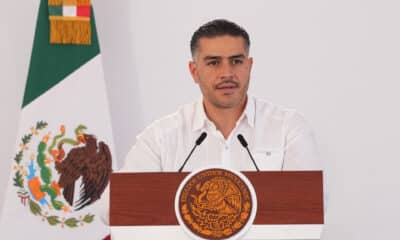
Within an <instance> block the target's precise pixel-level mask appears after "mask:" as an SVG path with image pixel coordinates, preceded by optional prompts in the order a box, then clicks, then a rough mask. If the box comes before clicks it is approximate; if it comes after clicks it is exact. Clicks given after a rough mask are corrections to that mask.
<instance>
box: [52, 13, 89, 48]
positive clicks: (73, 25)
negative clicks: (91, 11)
mask: <svg viewBox="0 0 400 240" xmlns="http://www.w3.org/2000/svg"><path fill="white" fill-rule="evenodd" d="M91 39H92V37H91V27H90V18H83V17H68V18H66V17H55V16H51V17H50V43H62V44H82V45H90V44H91Z"/></svg>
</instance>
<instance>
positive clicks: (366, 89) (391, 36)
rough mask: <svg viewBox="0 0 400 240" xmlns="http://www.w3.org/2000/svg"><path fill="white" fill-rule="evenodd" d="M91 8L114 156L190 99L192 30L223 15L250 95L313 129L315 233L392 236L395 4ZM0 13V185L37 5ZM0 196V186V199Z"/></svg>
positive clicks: (309, 1) (398, 76) (103, 4)
mask: <svg viewBox="0 0 400 240" xmlns="http://www.w3.org/2000/svg"><path fill="white" fill-rule="evenodd" d="M94 4H95V11H96V20H97V25H98V31H99V35H100V44H101V50H102V53H103V62H104V71H105V78H106V81H107V86H108V89H109V93H108V94H109V99H110V105H111V112H112V120H113V130H114V134H115V145H116V151H117V158H118V162H119V163H121V162H122V160H123V158H124V156H125V154H126V153H127V151H128V150H129V147H130V146H131V144H133V142H134V137H135V135H136V134H137V133H138V131H140V130H141V129H142V128H143V127H144V126H146V125H147V124H148V123H150V122H151V121H153V120H154V119H157V118H158V117H160V116H162V115H164V114H167V113H170V112H172V111H174V110H175V109H176V107H177V106H178V105H181V104H182V103H185V102H188V101H191V100H192V99H195V98H197V97H198V96H199V94H200V93H199V91H198V90H197V87H196V85H194V84H193V82H192V80H191V78H190V75H189V72H188V70H187V62H188V59H189V57H190V54H189V40H190V37H191V34H192V32H193V31H194V30H195V29H196V28H197V27H198V26H199V25H200V24H202V23H204V22H205V21H208V20H210V19H213V18H217V17H223V18H228V19H231V20H233V21H236V22H238V23H239V24H241V25H243V26H244V27H245V28H246V29H247V30H248V31H249V33H250V36H251V40H252V47H251V53H252V55H253V57H254V61H255V63H254V67H253V70H254V71H253V74H252V82H251V90H250V91H251V93H253V94H255V95H258V96H261V97H264V98H267V99H269V100H271V101H272V102H274V103H278V104H282V105H285V106H288V107H293V108H296V109H298V110H300V111H301V112H303V113H304V114H305V115H306V117H307V119H308V120H309V121H310V122H311V124H312V125H313V127H314V130H315V132H316V134H317V137H318V142H319V144H320V149H321V155H322V157H323V159H324V161H325V163H326V169H327V171H326V172H327V180H328V182H329V186H328V187H329V192H330V196H331V197H330V202H329V209H328V212H327V216H326V221H327V222H326V223H327V224H326V228H325V230H324V233H323V239H329V240H330V239H333V240H337V239H371V240H372V239H389V238H394V237H395V236H398V233H397V231H396V229H397V224H396V223H398V216H399V214H400V207H399V202H400V191H399V187H400V181H399V180H400V177H398V174H397V172H398V168H399V167H400V164H399V163H398V162H397V159H398V155H399V154H398V153H397V147H398V145H400V141H399V139H400V127H399V125H398V124H399V123H400V108H399V107H398V106H397V105H398V101H399V100H400V98H399V97H398V93H397V92H398V91H399V89H400V88H399V84H398V81H400V70H399V69H400V68H399V66H400V45H399V42H400V31H399V29H400V28H399V27H400V26H399V25H400V24H399V23H400V15H399V14H398V10H399V7H400V4H399V3H396V1H385V0H383V1H382V0H381V1H365V0H364V1H361V0H360V1H356V0H346V1H341V0H334V1H333V0H332V1H323V0H303V1H299V0H296V1H294V0H293V1H288V0H284V1H283V0H271V1H263V0H257V1H256V0H253V1H247V2H244V1H233V0H230V1H228V0H224V1H212V0H202V1H194V0H191V1H188V0H186V1H152V0H137V1H130V0H120V1H101V0H97V1H95V2H94ZM17 9H18V11H17ZM1 11H2V12H3V14H0V23H1V24H2V25H1V26H2V28H1V30H2V33H1V34H2V37H1V38H0V41H1V42H0V46H1V50H2V53H6V54H5V55H4V54H3V55H2V57H1V58H0V61H1V62H0V63H1V65H0V66H1V73H0V74H1V83H2V84H1V85H2V88H1V89H0V92H1V96H0V97H1V99H0V104H1V105H0V106H1V109H0V111H1V112H2V114H1V116H2V119H1V124H0V131H1V133H2V134H1V138H0V146H1V148H0V159H2V160H3V161H2V163H3V164H2V165H1V167H0V189H4V187H5V185H6V181H7V180H8V174H9V169H10V168H9V165H10V163H11V159H12V154H13V152H14V144H15V135H16V127H17V122H18V111H19V106H20V103H21V99H22V88H23V85H24V82H25V79H26V73H27V64H28V61H29V54H30V49H31V46H32V38H33V27H34V22H35V17H36V12H37V3H35V2H33V3H31V2H30V1H28V2H26V3H24V4H20V3H14V2H13V1H8V2H6V3H5V5H4V4H3V8H2V10H1ZM15 14H16V15H17V16H15ZM3 25H4V27H3ZM3 28H5V29H6V30H7V29H8V31H9V33H7V31H4V30H3ZM6 33H7V34H6ZM4 45H6V46H7V47H5V46H4ZM396 100H397V102H396ZM2 198H3V196H2V192H0V204H1V203H2V200H3V199H2Z"/></svg>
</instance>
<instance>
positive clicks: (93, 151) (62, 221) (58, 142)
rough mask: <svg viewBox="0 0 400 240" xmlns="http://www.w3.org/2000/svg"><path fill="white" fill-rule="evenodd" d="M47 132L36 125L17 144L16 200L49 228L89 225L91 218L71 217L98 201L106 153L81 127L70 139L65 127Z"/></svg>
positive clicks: (107, 170)
mask: <svg viewBox="0 0 400 240" xmlns="http://www.w3.org/2000/svg"><path fill="white" fill-rule="evenodd" d="M47 127H48V124H47V123H46V122H44V121H39V122H37V123H36V125H35V126H32V127H31V129H30V133H28V134H25V135H24V136H23V137H22V139H21V143H20V144H19V150H18V152H17V153H16V156H15V158H14V160H15V164H14V166H13V170H14V174H15V175H14V178H13V180H14V186H16V187H17V188H18V190H17V196H18V197H19V198H20V200H21V203H22V204H23V205H24V206H27V205H28V206H29V209H30V211H31V212H32V213H33V214H34V215H37V216H41V217H42V220H43V221H46V220H47V222H48V223H49V224H50V225H52V226H55V225H60V226H61V227H64V226H67V227H71V228H74V227H77V226H84V225H85V224H89V223H91V222H92V221H93V219H94V215H93V214H90V213H86V214H84V215H80V217H74V216H72V215H73V214H74V213H82V212H81V211H80V210H83V209H84V208H85V207H87V206H89V205H91V204H93V203H94V202H96V201H97V200H98V199H100V197H101V195H102V193H103V192H104V190H105V188H106V186H107V184H108V181H109V178H110V175H111V172H112V157H111V153H110V149H109V147H108V146H107V144H106V143H104V142H103V141H98V140H97V138H96V136H95V135H93V134H89V133H86V131H87V127H86V126H84V125H78V126H76V127H75V128H73V129H72V130H73V134H69V135H70V136H68V134H67V132H68V131H67V128H66V126H64V125H60V126H59V128H58V130H57V131H56V133H55V134H52V133H51V131H45V130H47ZM72 130H71V131H70V132H72ZM71 135H72V136H71ZM57 212H59V213H62V216H61V215H59V214H57ZM66 215H68V216H70V217H67V218H66V217H65V216H66Z"/></svg>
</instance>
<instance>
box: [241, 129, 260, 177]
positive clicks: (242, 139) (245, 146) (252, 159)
mask: <svg viewBox="0 0 400 240" xmlns="http://www.w3.org/2000/svg"><path fill="white" fill-rule="evenodd" d="M237 138H238V139H239V142H240V144H242V146H243V147H244V148H246V150H247V152H248V153H249V156H250V158H251V161H253V164H254V166H255V167H256V169H257V172H259V171H260V169H258V166H257V164H256V161H254V158H253V156H252V155H251V153H250V150H249V148H248V147H247V145H248V144H247V142H246V140H245V139H244V137H243V135H242V134H238V135H237Z"/></svg>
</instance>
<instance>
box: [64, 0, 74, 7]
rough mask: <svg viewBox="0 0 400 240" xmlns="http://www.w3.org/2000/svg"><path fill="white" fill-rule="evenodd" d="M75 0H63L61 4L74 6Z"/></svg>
mask: <svg viewBox="0 0 400 240" xmlns="http://www.w3.org/2000/svg"><path fill="white" fill-rule="evenodd" d="M76 3H77V0H64V1H63V5H74V6H76Z"/></svg>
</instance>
